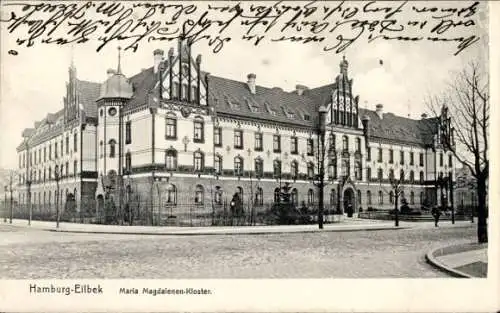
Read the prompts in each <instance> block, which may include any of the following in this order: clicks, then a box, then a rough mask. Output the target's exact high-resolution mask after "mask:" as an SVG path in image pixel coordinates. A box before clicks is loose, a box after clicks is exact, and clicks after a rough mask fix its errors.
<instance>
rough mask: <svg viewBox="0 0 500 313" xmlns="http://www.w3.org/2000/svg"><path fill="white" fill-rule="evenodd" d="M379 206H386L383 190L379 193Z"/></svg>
mask: <svg viewBox="0 0 500 313" xmlns="http://www.w3.org/2000/svg"><path fill="white" fill-rule="evenodd" d="M378 204H384V193H383V192H382V190H380V191H379V192H378Z"/></svg>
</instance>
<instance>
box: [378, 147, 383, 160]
mask: <svg viewBox="0 0 500 313" xmlns="http://www.w3.org/2000/svg"><path fill="white" fill-rule="evenodd" d="M382 161H383V156H382V148H378V162H379V163H382Z"/></svg>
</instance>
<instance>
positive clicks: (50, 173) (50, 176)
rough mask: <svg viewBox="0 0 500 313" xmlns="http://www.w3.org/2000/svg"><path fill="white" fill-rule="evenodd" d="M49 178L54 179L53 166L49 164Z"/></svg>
mask: <svg viewBox="0 0 500 313" xmlns="http://www.w3.org/2000/svg"><path fill="white" fill-rule="evenodd" d="M48 178H49V180H51V179H52V167H50V166H49V177H48Z"/></svg>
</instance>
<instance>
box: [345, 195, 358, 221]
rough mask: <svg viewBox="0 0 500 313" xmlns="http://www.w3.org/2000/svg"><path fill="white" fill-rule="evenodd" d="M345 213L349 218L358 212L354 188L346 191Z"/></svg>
mask: <svg viewBox="0 0 500 313" xmlns="http://www.w3.org/2000/svg"><path fill="white" fill-rule="evenodd" d="M343 200H344V212H345V213H347V216H348V217H352V214H353V213H354V212H355V211H356V208H355V205H356V202H355V201H354V200H355V199H354V190H353V189H352V188H347V189H346V190H344V196H343Z"/></svg>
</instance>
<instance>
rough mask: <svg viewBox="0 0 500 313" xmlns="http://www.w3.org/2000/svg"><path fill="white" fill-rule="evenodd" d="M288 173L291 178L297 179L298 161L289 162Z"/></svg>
mask: <svg viewBox="0 0 500 313" xmlns="http://www.w3.org/2000/svg"><path fill="white" fill-rule="evenodd" d="M290 174H291V175H292V178H293V179H297V178H298V177H299V163H298V162H297V161H295V160H293V161H292V163H290Z"/></svg>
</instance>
